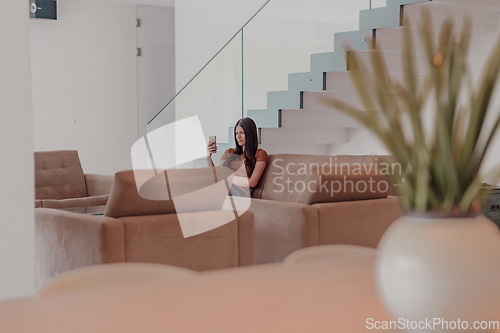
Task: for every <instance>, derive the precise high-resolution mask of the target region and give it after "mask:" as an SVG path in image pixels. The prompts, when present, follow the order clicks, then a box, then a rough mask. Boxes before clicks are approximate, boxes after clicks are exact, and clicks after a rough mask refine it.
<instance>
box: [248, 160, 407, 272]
mask: <svg viewBox="0 0 500 333" xmlns="http://www.w3.org/2000/svg"><path fill="white" fill-rule="evenodd" d="M387 167H389V169H387ZM402 172H403V170H402V168H401V167H400V166H398V165H396V164H393V163H392V162H391V161H390V159H389V158H388V157H387V156H376V155H338V156H317V155H296V154H276V155H269V160H268V165H267V168H266V170H265V172H264V174H263V176H262V178H261V180H260V182H259V184H258V185H257V187H256V188H255V189H254V192H253V194H252V196H253V197H254V198H253V199H252V205H251V208H250V211H251V212H253V213H254V263H256V264H263V263H270V262H279V261H282V260H283V259H284V258H285V257H286V256H287V255H288V254H290V253H292V252H294V251H296V250H298V249H301V248H304V247H307V246H313V245H324V244H352V245H362V246H368V247H376V246H377V244H378V242H379V240H380V238H381V236H382V234H383V233H384V232H385V230H386V229H387V228H388V226H389V225H390V224H391V223H392V222H393V221H394V220H396V219H397V218H398V217H399V216H401V215H402V211H401V208H400V202H399V199H398V198H396V197H389V194H390V193H391V192H392V184H393V183H397V182H399V181H400V180H401V178H402ZM388 175H389V176H391V178H390V179H389V178H388V177H387V176H388ZM351 182H352V184H353V186H352V187H351V186H350V185H351ZM325 184H326V186H325ZM339 184H341V185H342V184H345V185H346V186H339ZM365 185H366V186H367V188H366V189H365V188H364V186H365ZM332 186H333V187H332Z"/></svg>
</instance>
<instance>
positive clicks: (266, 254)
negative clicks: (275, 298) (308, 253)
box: [234, 197, 318, 264]
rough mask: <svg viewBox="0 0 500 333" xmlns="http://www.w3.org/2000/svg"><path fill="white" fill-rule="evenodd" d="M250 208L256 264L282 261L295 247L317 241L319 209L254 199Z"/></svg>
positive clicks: (312, 244) (236, 198) (306, 245)
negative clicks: (252, 219)
mask: <svg viewBox="0 0 500 333" xmlns="http://www.w3.org/2000/svg"><path fill="white" fill-rule="evenodd" d="M234 199H235V200H240V199H241V198H238V197H234ZM249 210H250V212H252V213H253V215H254V223H253V224H254V233H253V239H254V244H253V251H254V252H253V259H254V264H265V263H272V262H281V261H283V259H285V257H286V256H287V255H289V254H290V253H292V252H294V251H296V250H299V249H301V248H304V247H308V246H314V245H317V244H318V212H317V209H316V208H315V207H312V206H311V205H307V204H301V203H294V202H284V201H274V200H264V199H251V205H250V209H249Z"/></svg>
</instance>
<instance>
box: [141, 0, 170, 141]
mask: <svg viewBox="0 0 500 333" xmlns="http://www.w3.org/2000/svg"><path fill="white" fill-rule="evenodd" d="M137 18H139V19H140V20H141V26H140V27H138V28H137V47H139V48H141V51H142V53H141V56H140V57H137V78H138V80H137V85H138V86H137V91H138V95H137V99H138V101H137V103H138V117H137V119H138V124H137V125H138V136H143V135H144V134H145V133H146V131H147V124H148V122H149V121H150V120H151V119H153V117H154V116H155V115H156V114H157V113H158V112H160V111H161V109H163V107H165V105H167V103H168V102H169V101H170V100H171V99H172V98H173V97H174V95H175V11H174V9H173V8H162V7H152V6H137ZM171 116H172V117H171V119H170V122H171V121H173V120H174V119H173V114H172V115H171Z"/></svg>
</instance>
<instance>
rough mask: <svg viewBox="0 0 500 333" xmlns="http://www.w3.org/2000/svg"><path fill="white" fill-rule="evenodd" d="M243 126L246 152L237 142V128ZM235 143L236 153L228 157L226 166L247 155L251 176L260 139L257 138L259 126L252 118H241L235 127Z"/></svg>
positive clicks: (246, 159) (246, 163)
mask: <svg viewBox="0 0 500 333" xmlns="http://www.w3.org/2000/svg"><path fill="white" fill-rule="evenodd" d="M238 126H241V128H243V131H244V132H245V140H246V143H245V151H243V147H242V146H240V145H239V144H238V140H236V127H238ZM234 142H235V144H236V150H235V151H234V153H233V154H232V155H231V156H229V157H228V159H227V161H226V163H224V164H225V165H230V163H231V162H232V161H234V160H235V159H237V158H239V157H240V156H241V155H242V154H244V155H245V165H247V166H249V168H248V169H249V170H250V174H249V175H248V177H250V176H251V173H252V172H253V169H254V168H255V163H256V161H255V153H256V152H257V149H258V146H259V139H258V136H257V125H255V122H254V121H253V120H252V119H251V118H248V117H246V118H241V119H240V120H238V121H237V122H236V125H234Z"/></svg>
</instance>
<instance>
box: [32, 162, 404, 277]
mask: <svg viewBox="0 0 500 333" xmlns="http://www.w3.org/2000/svg"><path fill="white" fill-rule="evenodd" d="M377 159H381V157H377V156H334V157H328V156H312V155H292V154H278V155H270V156H269V162H268V166H267V168H266V171H265V173H264V174H263V176H262V178H261V181H260V182H259V184H258V186H257V187H256V188H255V189H254V192H253V198H252V199H251V204H250V207H249V211H248V212H246V213H243V212H240V213H239V215H241V216H239V217H237V218H236V219H235V220H234V221H233V222H231V223H228V224H226V225H224V226H222V227H219V228H217V229H214V230H211V231H208V232H206V233H202V234H199V235H196V236H193V237H189V238H184V237H183V235H182V230H181V227H180V221H181V220H183V219H184V218H185V217H189V218H191V220H192V221H194V223H201V224H204V223H208V222H206V221H208V220H210V219H211V218H215V219H217V218H219V217H224V216H227V215H225V214H227V213H228V212H227V211H221V210H220V200H219V202H216V201H217V200H215V199H216V198H211V197H212V195H210V193H209V195H206V193H205V196H204V197H203V199H202V200H197V199H196V198H195V199H192V200H191V201H190V202H188V207H189V209H188V210H186V209H184V210H183V211H179V210H178V209H177V210H176V208H178V207H177V206H176V207H174V204H173V202H172V201H171V200H169V199H168V198H163V200H147V199H144V198H141V197H140V196H139V192H138V190H137V187H136V183H135V179H134V173H133V171H124V172H119V173H117V174H116V175H115V181H114V185H113V190H112V191H111V195H110V199H109V202H108V204H107V206H106V211H105V213H104V216H89V215H84V214H76V213H71V212H66V211H58V210H53V209H37V210H36V249H37V276H38V281H43V280H46V279H47V278H50V277H52V276H54V275H56V274H58V273H61V272H63V271H66V270H70V269H73V268H77V267H82V266H87V265H92V264H99V263H109V262H123V261H125V262H127V261H137V262H153V263H163V264H170V265H176V266H181V267H186V268H191V269H195V270H207V269H215V268H224V267H235V266H243V265H248V264H262V263H271V262H279V261H282V260H283V259H284V258H285V257H286V256H287V255H288V254H290V253H292V252H293V251H295V250H298V249H301V248H304V247H308V246H314V245H321V244H353V245H363V246H369V247H376V246H377V244H378V241H379V239H380V237H381V235H382V234H383V233H384V231H385V230H386V228H387V227H388V226H389V225H390V224H391V223H392V222H393V221H394V220H395V219H396V218H398V217H399V216H400V215H401V214H402V212H401V209H400V207H399V200H398V199H397V198H393V197H388V193H389V190H390V186H389V185H388V183H387V181H386V178H385V176H384V175H383V172H380V170H377V169H376V162H377V161H376V160H377ZM355 166H358V167H357V168H356V169H355V168H354V167H355ZM224 169H225V168H224ZM358 169H361V170H358ZM213 170H218V171H215V172H214V171H212V168H207V169H191V170H179V171H177V172H180V173H181V176H180V177H175V179H174V177H168V176H167V173H165V175H164V174H163V173H159V174H158V175H157V176H156V177H152V178H151V179H152V180H155V181H157V182H156V183H155V182H154V181H153V182H151V184H149V185H151V186H149V189H150V190H151V188H157V187H158V188H160V191H163V190H171V189H172V187H174V185H175V183H179V182H180V183H187V184H188V186H187V187H186V188H185V189H184V190H185V192H186V193H189V192H192V191H195V190H196V188H201V187H207V186H209V185H210V179H212V180H211V182H212V183H217V181H220V180H221V179H224V178H225V177H226V176H227V175H223V176H221V177H219V179H215V180H214V179H213V175H214V174H217V173H218V172H220V168H215V169H213ZM175 172H176V171H175V170H172V171H171V170H169V171H168V174H171V173H173V174H175ZM204 174H205V175H204ZM138 175H139V176H140V177H139V178H140V179H142V180H144V179H147V178H148V176H147V174H140V173H139V174H138ZM207 180H209V182H208V183H205V184H204V182H207ZM342 181H343V182H347V184H348V185H349V184H351V183H349V182H352V184H353V186H354V187H352V188H351V187H350V186H347V187H345V186H344V187H343V188H341V187H339V188H336V187H335V188H332V187H331V186H332V185H336V184H340V183H339V182H342ZM325 184H327V188H325ZM359 184H362V185H361V186H360V185H359ZM363 184H372V185H373V186H374V188H375V190H373V191H370V190H367V189H363ZM380 184H382V185H384V186H378V187H377V185H380ZM146 185H148V184H147V183H146ZM177 185H178V184H177ZM288 185H290V186H291V187H290V190H288V189H287V187H286V186H288ZM385 185H387V186H385ZM153 192H154V191H153ZM165 193H167V191H165ZM141 195H143V196H145V197H148V196H150V193H148V186H144V187H143V188H141ZM223 195H224V196H225V194H223ZM152 197H155V195H153V196H152ZM156 199H161V198H159V197H156ZM212 199H213V200H212ZM219 199H220V198H219ZM231 199H232V200H234V202H236V204H237V206H238V205H239V203H240V202H241V201H244V200H249V199H244V198H237V197H233V198H231ZM214 200H215V201H214ZM230 213H233V212H231V211H230ZM237 215H238V214H237Z"/></svg>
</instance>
